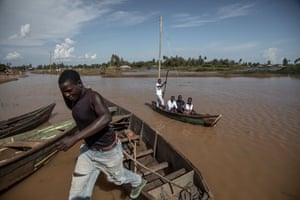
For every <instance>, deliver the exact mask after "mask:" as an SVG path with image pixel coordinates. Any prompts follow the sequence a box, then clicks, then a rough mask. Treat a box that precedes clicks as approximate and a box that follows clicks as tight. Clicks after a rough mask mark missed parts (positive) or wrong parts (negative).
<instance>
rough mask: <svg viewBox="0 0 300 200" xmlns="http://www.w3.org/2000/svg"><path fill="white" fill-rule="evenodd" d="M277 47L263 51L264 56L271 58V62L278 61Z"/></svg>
mask: <svg viewBox="0 0 300 200" xmlns="http://www.w3.org/2000/svg"><path fill="white" fill-rule="evenodd" d="M277 52H278V49H277V48H268V49H265V50H264V52H263V57H264V58H265V59H267V60H270V61H271V63H277Z"/></svg>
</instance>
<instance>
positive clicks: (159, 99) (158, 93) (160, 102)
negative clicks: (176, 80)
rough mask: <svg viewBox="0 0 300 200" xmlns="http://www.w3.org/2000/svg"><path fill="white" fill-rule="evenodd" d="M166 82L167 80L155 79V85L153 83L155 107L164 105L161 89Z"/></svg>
mask: <svg viewBox="0 0 300 200" xmlns="http://www.w3.org/2000/svg"><path fill="white" fill-rule="evenodd" d="M165 84H167V81H165V82H163V83H161V79H160V78H159V79H157V82H156V85H155V90H156V93H155V94H156V106H157V107H161V106H162V107H164V106H165V102H164V98H163V91H162V87H163V86H164V85H165Z"/></svg>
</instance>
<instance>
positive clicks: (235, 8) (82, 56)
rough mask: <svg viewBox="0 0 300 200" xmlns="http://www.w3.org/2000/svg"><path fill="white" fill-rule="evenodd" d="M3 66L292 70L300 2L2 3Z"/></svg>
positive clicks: (299, 47)
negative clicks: (134, 64)
mask: <svg viewBox="0 0 300 200" xmlns="http://www.w3.org/2000/svg"><path fill="white" fill-rule="evenodd" d="M0 15H1V16H0V27H1V31H0V63H11V64H12V65H13V66H16V65H22V64H32V65H33V66H37V65H40V64H49V63H50V62H56V63H61V62H63V63H65V64H79V63H81V64H83V63H87V64H92V63H103V62H108V61H109V60H110V57H111V55H112V54H117V55H118V56H119V57H121V58H123V59H124V60H128V61H130V62H131V61H147V60H152V59H153V58H154V59H158V50H159V16H162V17H163V45H162V46H163V47H162V52H163V53H162V54H163V55H164V56H168V57H170V56H176V55H178V56H182V57H184V58H188V57H192V58H198V56H200V55H201V56H202V57H204V56H206V57H207V60H208V61H209V60H212V59H214V58H217V59H225V58H228V59H230V60H235V61H236V62H238V61H239V59H242V61H244V62H260V63H267V61H268V60H270V61H271V62H272V63H273V64H275V63H282V58H283V57H286V58H287V59H289V60H291V62H292V63H293V62H294V60H295V59H296V58H299V57H300V1H299V0H285V1H284V0H255V1H250V0H248V1H244V0H240V1H238V0H219V1H212V0H184V1H183V0H181V1H180V0H151V1H149V0H47V1H41V0H0Z"/></svg>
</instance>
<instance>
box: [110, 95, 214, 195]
mask: <svg viewBox="0 0 300 200" xmlns="http://www.w3.org/2000/svg"><path fill="white" fill-rule="evenodd" d="M106 103H107V105H108V106H115V107H117V109H115V112H113V122H112V123H111V126H112V127H113V128H114V129H115V130H116V132H117V133H118V135H119V139H120V140H121V142H122V145H123V149H124V155H125V156H124V166H125V167H126V168H127V169H129V170H132V171H136V172H137V173H139V174H141V175H142V177H143V178H144V179H146V180H147V184H146V186H145V187H144V189H143V190H142V195H141V196H140V197H139V198H138V199H147V200H148V199H149V200H150V199H151V200H158V199H201V200H205V199H206V200H212V199H214V197H213V195H212V192H211V190H210V189H209V187H208V185H207V183H206V181H205V180H204V178H203V176H202V174H201V173H200V171H199V170H198V169H197V168H196V167H195V166H194V165H193V164H192V163H191V162H190V161H189V160H188V159H187V158H186V157H185V156H184V155H182V154H181V153H180V152H179V151H177V150H176V149H175V148H174V147H173V146H172V144H170V143H169V142H168V141H166V140H165V139H164V138H163V137H162V136H161V135H160V134H159V133H158V132H157V131H155V130H154V129H152V128H151V127H150V126H149V125H148V124H147V123H145V122H144V121H143V120H141V119H140V118H139V117H137V116H136V115H135V114H133V113H131V112H129V111H127V110H126V109H124V108H122V107H119V106H117V105H115V104H113V103H112V102H109V101H108V100H106ZM124 187H125V189H126V190H127V191H128V192H129V190H130V187H129V186H128V185H125V186H124Z"/></svg>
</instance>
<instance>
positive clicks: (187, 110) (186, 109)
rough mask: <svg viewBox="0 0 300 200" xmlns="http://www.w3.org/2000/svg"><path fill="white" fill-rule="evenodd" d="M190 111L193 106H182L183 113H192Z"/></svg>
mask: <svg viewBox="0 0 300 200" xmlns="http://www.w3.org/2000/svg"><path fill="white" fill-rule="evenodd" d="M192 110H193V104H185V106H184V111H185V112H189V113H190V112H192Z"/></svg>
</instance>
